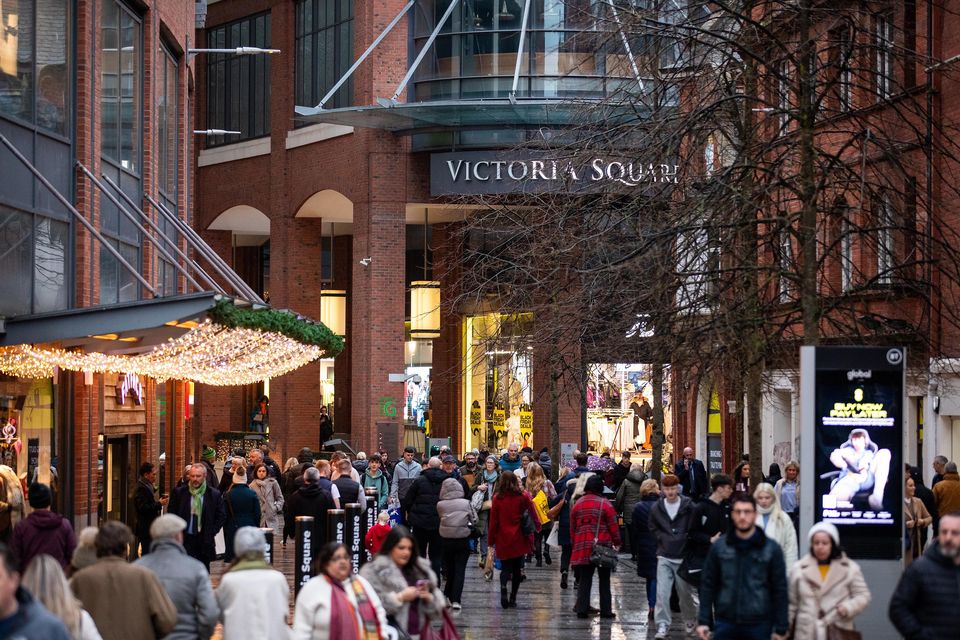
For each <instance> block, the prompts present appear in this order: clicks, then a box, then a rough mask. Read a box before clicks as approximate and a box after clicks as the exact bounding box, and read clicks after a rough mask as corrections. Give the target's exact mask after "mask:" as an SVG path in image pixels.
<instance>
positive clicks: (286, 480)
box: [282, 447, 313, 495]
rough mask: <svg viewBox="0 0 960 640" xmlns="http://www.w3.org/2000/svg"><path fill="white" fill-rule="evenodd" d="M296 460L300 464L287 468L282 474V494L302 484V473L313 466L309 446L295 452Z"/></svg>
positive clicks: (290, 492) (286, 493)
mask: <svg viewBox="0 0 960 640" xmlns="http://www.w3.org/2000/svg"><path fill="white" fill-rule="evenodd" d="M297 462H299V463H300V464H298V465H297V466H295V467H292V468H290V469H288V470H287V471H285V472H284V474H283V482H282V485H283V495H289V494H292V493H293V492H294V491H296V490H297V489H299V488H300V487H302V486H303V473H304V472H305V471H306V470H307V469H308V468H310V467H312V466H313V451H311V450H310V447H304V448H303V449H300V453H298V454H297Z"/></svg>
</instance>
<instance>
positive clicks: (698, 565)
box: [680, 473, 733, 588]
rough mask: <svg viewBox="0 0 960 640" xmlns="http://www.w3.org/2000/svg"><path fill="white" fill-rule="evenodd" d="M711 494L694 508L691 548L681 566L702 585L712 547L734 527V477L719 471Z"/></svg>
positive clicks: (685, 575)
mask: <svg viewBox="0 0 960 640" xmlns="http://www.w3.org/2000/svg"><path fill="white" fill-rule="evenodd" d="M710 487H711V488H712V489H713V490H712V492H711V493H710V497H708V498H707V499H706V500H701V501H700V502H698V503H697V505H696V506H695V507H694V509H693V522H692V523H691V525H690V533H689V534H688V535H687V548H686V550H685V552H684V557H683V563H682V565H681V570H680V573H681V576H682V577H683V579H684V580H686V581H687V582H689V583H690V584H692V585H693V586H695V587H697V588H699V587H700V574H701V572H702V571H703V564H704V562H706V559H707V554H708V553H710V547H712V546H713V543H714V542H716V541H717V540H718V539H719V538H720V536H721V535H723V534H724V533H726V532H727V531H728V530H729V528H730V514H729V506H730V503H729V500H730V496H731V495H733V479H732V478H730V476H728V475H724V474H722V473H718V474H717V475H715V476H713V477H712V478H711V479H710Z"/></svg>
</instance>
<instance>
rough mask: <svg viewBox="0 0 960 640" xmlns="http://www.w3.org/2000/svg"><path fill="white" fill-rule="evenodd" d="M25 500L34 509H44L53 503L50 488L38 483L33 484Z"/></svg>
mask: <svg viewBox="0 0 960 640" xmlns="http://www.w3.org/2000/svg"><path fill="white" fill-rule="evenodd" d="M27 500H28V501H29V502H30V506H31V507H32V508H34V509H46V508H47V507H49V506H50V503H52V502H53V495H52V494H51V492H50V487H48V486H47V485H45V484H42V483H40V482H34V483H33V484H31V485H30V488H29V489H28V490H27Z"/></svg>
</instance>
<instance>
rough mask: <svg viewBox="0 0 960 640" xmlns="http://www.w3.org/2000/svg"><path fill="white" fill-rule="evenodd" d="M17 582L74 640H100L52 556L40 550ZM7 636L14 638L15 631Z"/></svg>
mask: <svg viewBox="0 0 960 640" xmlns="http://www.w3.org/2000/svg"><path fill="white" fill-rule="evenodd" d="M20 585H21V586H22V587H23V588H25V589H26V590H27V591H29V592H30V593H31V594H32V595H33V597H34V598H36V599H37V601H39V602H40V604H42V605H43V606H44V607H46V609H47V611H49V612H50V613H52V614H53V615H55V616H56V617H57V618H59V619H60V621H61V622H62V623H63V624H64V626H66V628H67V631H68V632H69V633H70V636H71V637H72V638H73V639H74V640H102V637H101V636H100V632H99V631H98V630H97V624H96V623H95V622H94V621H93V618H92V617H90V614H89V613H88V612H87V610H86V609H84V608H83V607H82V606H81V605H80V601H79V600H77V597H76V596H75V595H73V591H71V590H70V585H69V583H68V582H67V577H66V576H65V575H64V574H63V569H62V568H61V567H60V563H59V562H58V561H57V560H56V559H55V558H54V557H53V556H48V555H47V554H45V553H44V554H41V555H39V556H37V557H35V558H34V559H33V561H32V562H31V563H30V566H29V567H28V568H27V571H26V573H24V574H23V579H22V580H21V582H20ZM0 626H2V625H0ZM11 637H13V638H16V637H17V634H16V633H14V634H13V635H12V636H11ZM26 637H28V638H29V637H32V636H26ZM34 637H38V638H39V637H41V636H34Z"/></svg>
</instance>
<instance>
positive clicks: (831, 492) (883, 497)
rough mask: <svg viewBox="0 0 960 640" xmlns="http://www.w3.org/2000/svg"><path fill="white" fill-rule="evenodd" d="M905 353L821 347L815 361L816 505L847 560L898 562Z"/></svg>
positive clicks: (890, 349)
mask: <svg viewBox="0 0 960 640" xmlns="http://www.w3.org/2000/svg"><path fill="white" fill-rule="evenodd" d="M904 360H905V351H904V350H903V349H901V348H894V347H882V348H878V347H826V348H818V349H817V355H816V407H815V414H814V415H815V419H816V438H815V441H816V444H815V447H814V452H815V462H816V465H815V466H816V478H815V487H816V495H815V499H816V501H817V503H816V505H815V507H814V520H816V521H823V522H831V523H833V524H835V525H836V526H837V527H838V528H839V530H840V534H841V543H842V544H843V546H844V547H845V548H846V549H847V551H848V553H849V554H850V555H851V557H860V558H890V559H894V558H899V557H900V554H901V550H902V544H901V543H902V529H903V517H902V516H903V502H902V501H903V452H902V447H903V402H904V400H903V394H904Z"/></svg>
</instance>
